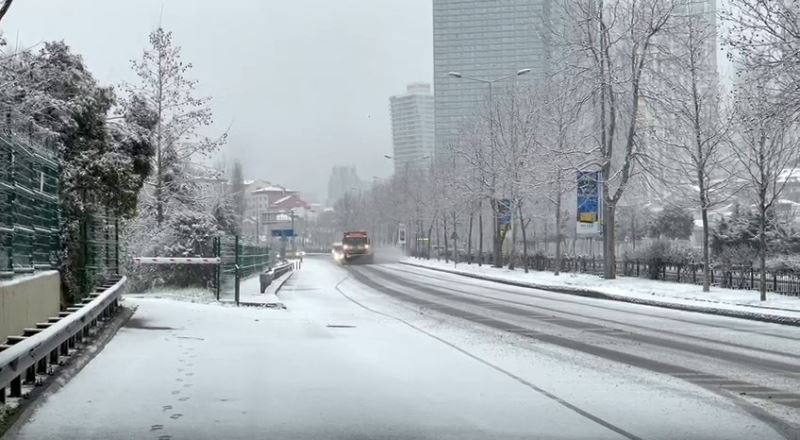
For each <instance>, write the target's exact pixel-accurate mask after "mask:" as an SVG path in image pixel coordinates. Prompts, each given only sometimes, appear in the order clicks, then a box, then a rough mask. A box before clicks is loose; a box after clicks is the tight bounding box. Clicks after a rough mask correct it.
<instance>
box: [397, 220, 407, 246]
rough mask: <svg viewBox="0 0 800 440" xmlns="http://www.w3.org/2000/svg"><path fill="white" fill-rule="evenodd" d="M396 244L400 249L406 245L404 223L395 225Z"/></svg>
mask: <svg viewBox="0 0 800 440" xmlns="http://www.w3.org/2000/svg"><path fill="white" fill-rule="evenodd" d="M397 244H398V245H399V246H400V247H404V246H405V245H406V225H405V223H400V224H399V225H397Z"/></svg>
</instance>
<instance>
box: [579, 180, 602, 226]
mask: <svg viewBox="0 0 800 440" xmlns="http://www.w3.org/2000/svg"><path fill="white" fill-rule="evenodd" d="M600 176H601V174H600V172H599V171H579V172H578V185H577V186H578V197H577V202H578V209H577V221H578V232H582V233H596V232H598V231H599V226H600V214H601V209H602V194H601V192H602V190H601V186H600Z"/></svg>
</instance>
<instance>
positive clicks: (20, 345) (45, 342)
mask: <svg viewBox="0 0 800 440" xmlns="http://www.w3.org/2000/svg"><path fill="white" fill-rule="evenodd" d="M125 282H126V278H125V277H122V278H120V279H119V280H118V281H116V282H115V283H114V284H113V285H110V286H105V287H104V290H102V291H99V292H96V293H94V294H92V295H90V296H89V297H88V298H86V299H85V300H84V303H83V304H82V305H81V306H79V307H70V308H68V309H67V310H66V311H64V312H61V313H59V315H58V317H52V318H50V319H49V321H48V322H46V323H38V324H36V328H31V329H26V330H25V334H24V335H22V336H12V337H10V338H9V342H11V341H12V340H15V341H16V343H14V344H13V345H10V344H6V345H2V346H0V348H2V351H0V404H2V403H4V402H5V399H6V388H7V387H8V388H9V397H21V396H22V383H23V377H24V380H25V382H27V383H35V382H36V375H37V374H46V373H47V366H48V364H57V363H58V362H59V357H60V356H67V355H69V349H70V348H74V347H75V346H76V344H77V343H79V342H81V341H82V340H83V338H84V337H88V336H89V329H90V328H91V327H94V326H96V325H97V320H98V318H104V317H109V316H111V315H112V314H113V313H114V312H115V311H116V309H117V307H118V300H119V296H120V294H121V292H122V287H123V286H124V285H125Z"/></svg>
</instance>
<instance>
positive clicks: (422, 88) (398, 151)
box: [389, 83, 434, 174]
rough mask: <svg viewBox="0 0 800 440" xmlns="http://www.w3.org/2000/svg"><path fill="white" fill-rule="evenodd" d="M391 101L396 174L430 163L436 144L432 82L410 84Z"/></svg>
mask: <svg viewBox="0 0 800 440" xmlns="http://www.w3.org/2000/svg"><path fill="white" fill-rule="evenodd" d="M389 104H390V109H391V113H392V141H393V144H394V152H393V157H394V172H395V174H399V173H402V172H404V171H405V170H408V169H411V168H428V167H430V164H431V161H432V158H433V146H434V129H433V94H431V85H430V84H427V83H412V84H409V85H408V87H407V88H406V94H404V95H397V96H392V97H391V98H389Z"/></svg>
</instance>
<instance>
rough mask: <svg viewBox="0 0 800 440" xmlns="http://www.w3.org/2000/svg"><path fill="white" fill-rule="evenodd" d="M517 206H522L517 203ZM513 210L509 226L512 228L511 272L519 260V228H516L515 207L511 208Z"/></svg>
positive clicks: (509, 258)
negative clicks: (517, 259)
mask: <svg viewBox="0 0 800 440" xmlns="http://www.w3.org/2000/svg"><path fill="white" fill-rule="evenodd" d="M517 205H521V203H517ZM510 210H511V223H510V224H509V225H508V226H509V227H510V228H511V242H510V243H509V246H508V268H509V269H510V270H514V269H515V268H516V267H517V265H516V261H514V260H515V259H516V258H517V228H515V227H514V217H515V216H514V207H513V206H511V207H510Z"/></svg>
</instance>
